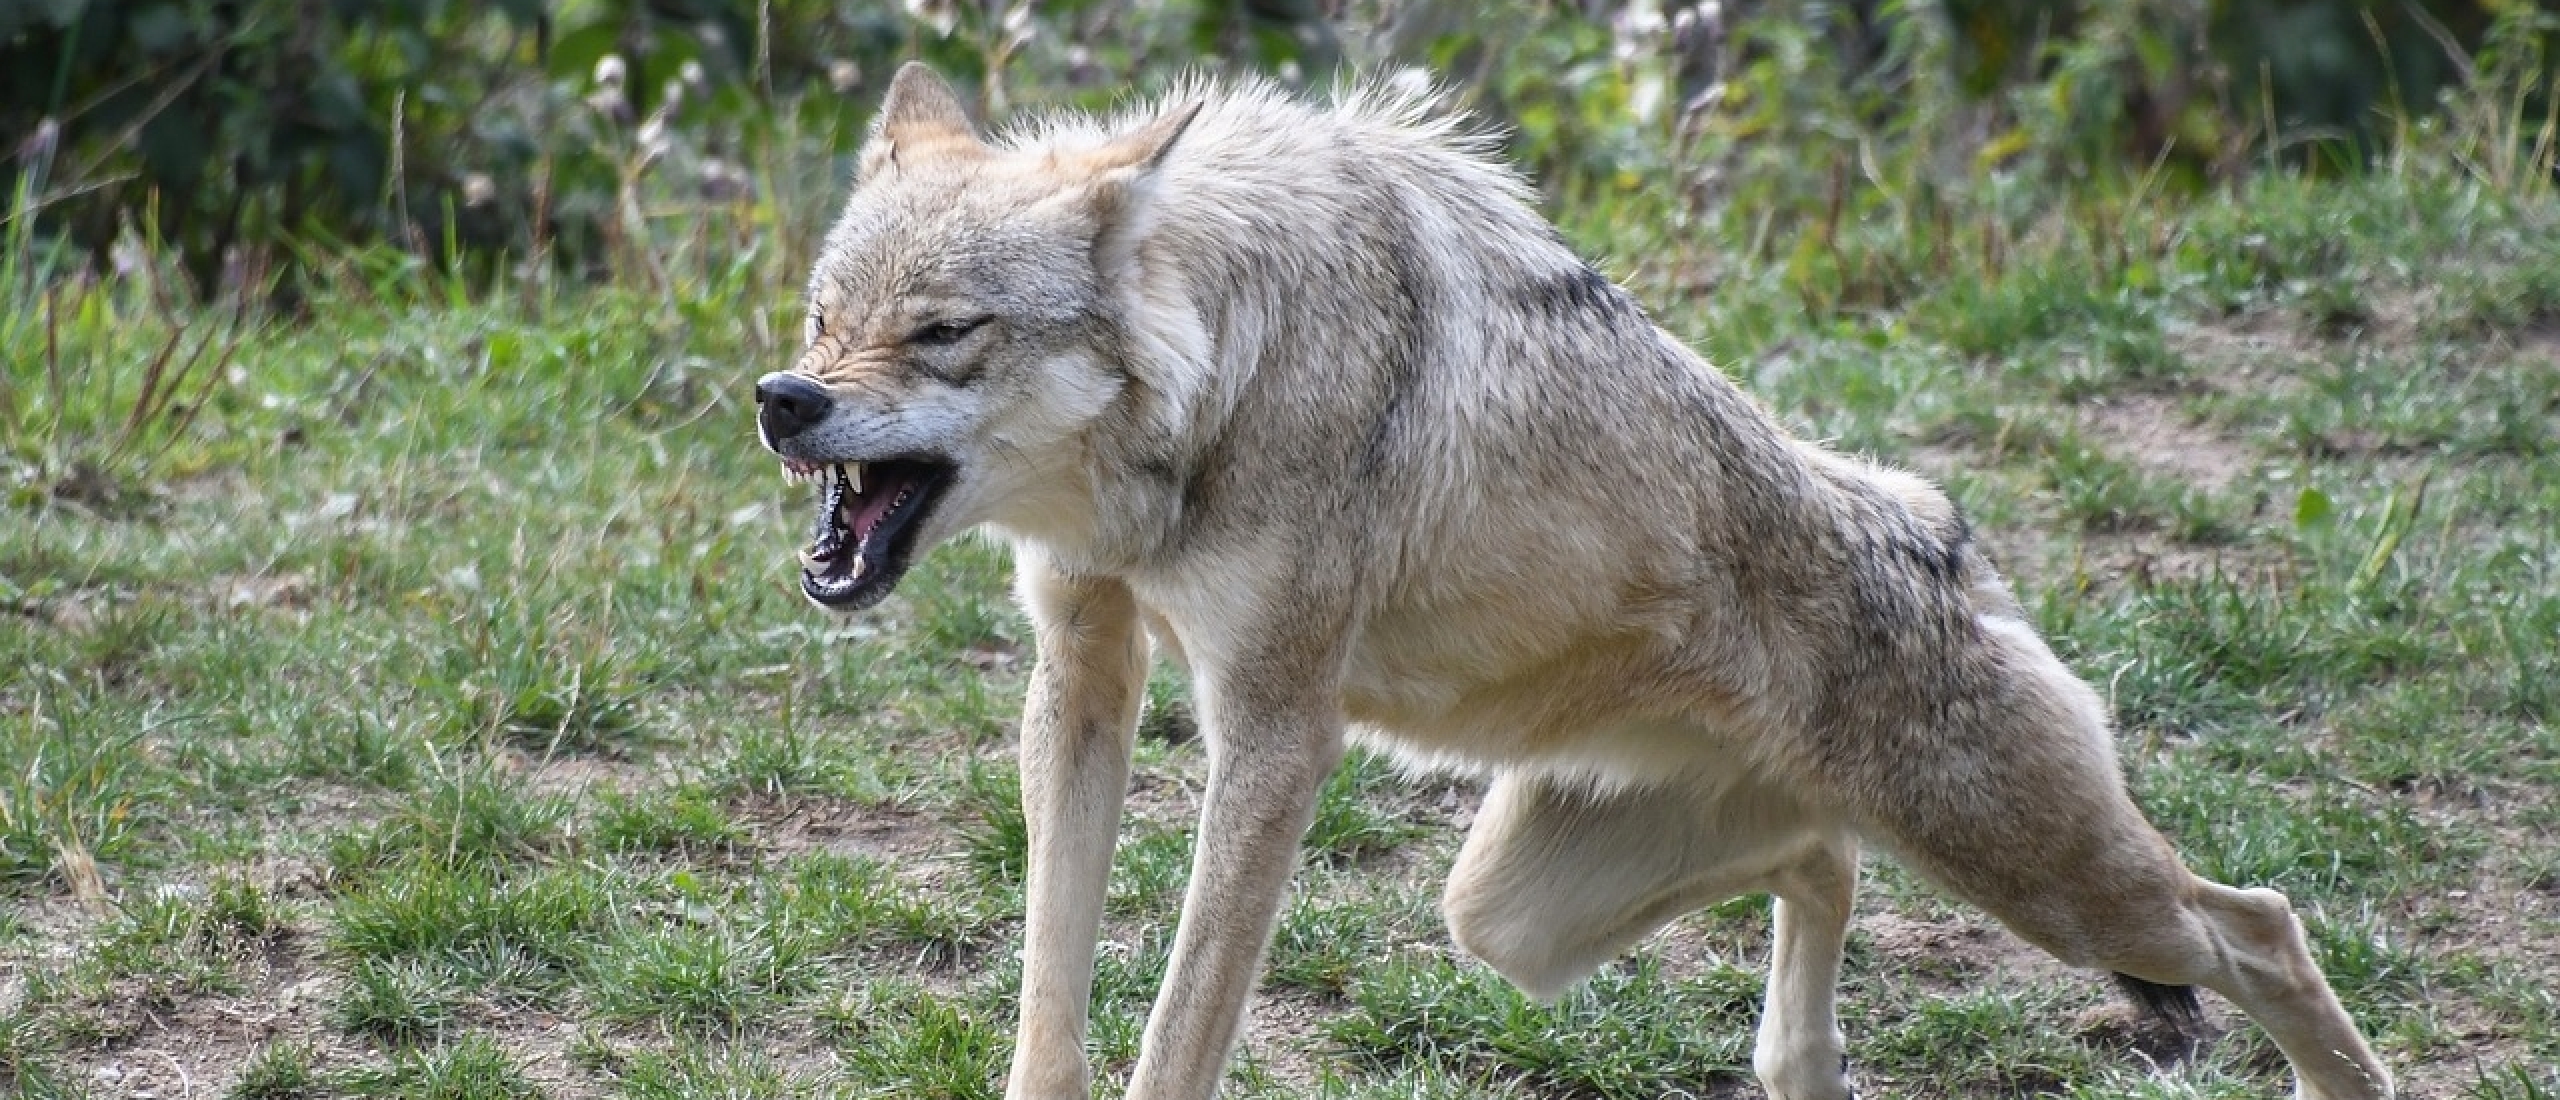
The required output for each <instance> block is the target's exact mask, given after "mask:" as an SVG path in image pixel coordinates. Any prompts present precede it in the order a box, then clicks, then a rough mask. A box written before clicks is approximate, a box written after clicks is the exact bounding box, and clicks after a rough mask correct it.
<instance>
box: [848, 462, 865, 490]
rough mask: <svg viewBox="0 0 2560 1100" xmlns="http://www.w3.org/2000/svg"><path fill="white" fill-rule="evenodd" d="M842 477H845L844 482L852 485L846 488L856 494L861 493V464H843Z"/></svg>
mask: <svg viewBox="0 0 2560 1100" xmlns="http://www.w3.org/2000/svg"><path fill="white" fill-rule="evenodd" d="M844 476H845V480H846V481H849V482H851V483H852V484H851V485H849V486H847V488H850V489H852V490H853V491H854V492H856V493H859V492H861V491H862V464H861V463H859V462H851V463H846V464H845V468H844Z"/></svg>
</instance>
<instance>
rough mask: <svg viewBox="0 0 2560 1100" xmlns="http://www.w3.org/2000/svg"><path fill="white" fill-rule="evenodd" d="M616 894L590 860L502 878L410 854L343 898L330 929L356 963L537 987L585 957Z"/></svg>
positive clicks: (331, 941)
mask: <svg viewBox="0 0 2560 1100" xmlns="http://www.w3.org/2000/svg"><path fill="white" fill-rule="evenodd" d="M618 901H619V899H618V898H617V896H616V892H615V890H614V887H613V884H612V883H611V882H610V881H609V880H608V879H606V878H605V877H603V876H601V875H598V874H596V873H593V872H589V871H585V870H579V869H570V870H560V871H551V872H545V873H540V874H535V875H530V876H524V877H519V878H515V879H501V878H498V877H497V876H496V875H494V874H493V873H492V872H490V871H488V870H486V869H480V868H454V867H448V866H445V865H443V864H440V863H436V862H433V861H428V860H414V859H413V860H410V861H406V862H403V863H399V864H395V865H393V866H391V867H388V868H385V869H384V870H382V871H381V872H379V873H377V874H375V875H373V876H371V877H370V878H368V879H366V880H364V882H363V883H362V885H360V886H359V887H358V888H357V889H355V890H354V891H353V892H351V893H349V894H347V895H346V896H345V897H343V898H341V899H339V901H338V903H337V904H336V906H335V907H333V908H332V909H331V910H330V912H329V913H328V917H327V925H328V927H327V931H326V937H327V943H328V945H329V949H330V951H331V952H332V953H333V954H334V955H336V956H338V957H340V958H343V959H346V960H349V961H350V962H352V963H354V964H355V965H356V966H358V967H359V968H361V967H363V966H366V965H389V964H403V965H409V964H414V965H417V966H424V967H427V968H429V969H430V971H432V972H433V973H435V974H439V975H447V976H451V977H453V978H454V980H456V981H460V982H462V983H464V984H467V985H475V986H476V985H487V984H493V983H494V984H500V985H511V986H518V987H526V988H529V989H532V990H536V991H539V990H542V989H546V988H549V987H551V986H554V985H557V984H558V983H560V982H562V981H564V980H566V978H567V976H568V975H569V973H570V972H571V971H572V970H573V969H575V968H576V967H578V966H580V965H581V964H582V963H583V962H584V961H585V960H586V958H587V955H588V952H589V951H590V949H591V947H590V945H591V944H592V943H593V942H594V939H595V937H596V935H597V934H598V933H599V932H601V931H602V930H604V929H605V928H606V927H607V926H608V924H609V922H610V920H611V918H612V915H613V912H614V909H615V907H616V905H617V904H618Z"/></svg>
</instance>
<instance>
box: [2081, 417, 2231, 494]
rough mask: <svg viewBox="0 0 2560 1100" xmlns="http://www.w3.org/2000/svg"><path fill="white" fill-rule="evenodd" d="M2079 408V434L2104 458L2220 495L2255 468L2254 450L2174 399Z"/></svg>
mask: <svg viewBox="0 0 2560 1100" xmlns="http://www.w3.org/2000/svg"><path fill="white" fill-rule="evenodd" d="M2083 409H2084V413H2083V420H2082V430H2084V431H2086V432H2087V433H2088V434H2089V436H2090V437H2091V438H2092V439H2094V440H2096V441H2097V442H2098V443H2099V445H2101V446H2103V447H2105V448H2106V450H2107V452H2108V453H2109V454H2113V455H2116V456H2117V457H2120V458H2123V459H2125V460H2127V461H2130V462H2132V463H2133V464H2134V465H2136V466H2139V467H2141V468H2142V469H2143V470H2145V471H2147V472H2149V473H2152V474H2154V475H2157V476H2160V477H2164V478H2168V479H2171V480H2175V481H2180V482H2184V483H2185V484H2187V485H2191V486H2194V487H2195V488H2198V489H2204V490H2207V491H2211V492H2219V491H2221V490H2222V489H2224V488H2226V487H2228V486H2229V485H2230V484H2231V483H2232V482H2234V481H2237V480H2239V479H2240V477H2241V476H2242V475H2244V474H2247V473H2250V472H2251V471H2253V470H2255V469H2256V467H2257V463H2258V455H2257V452H2255V451H2253V450H2251V449H2250V448H2249V446H2248V445H2247V444H2246V443H2243V442H2241V441H2240V440H2236V439H2232V438H2230V437H2228V436H2225V435H2222V434H2220V433H2218V432H2215V431H2213V430H2211V429H2209V428H2207V427H2205V426H2203V425H2201V424H2198V423H2196V422H2195V421H2194V420H2193V419H2192V418H2190V417H2188V416H2187V415H2186V413H2185V412H2184V411H2182V410H2181V409H2180V408H2179V407H2178V401H2177V399H2176V398H2173V397H2167V396H2163V395H2158V394H2129V395H2120V396H2112V397H2107V398H2102V399H2099V400H2096V401H2092V402H2090V403H2089V404H2087V405H2085V406H2083Z"/></svg>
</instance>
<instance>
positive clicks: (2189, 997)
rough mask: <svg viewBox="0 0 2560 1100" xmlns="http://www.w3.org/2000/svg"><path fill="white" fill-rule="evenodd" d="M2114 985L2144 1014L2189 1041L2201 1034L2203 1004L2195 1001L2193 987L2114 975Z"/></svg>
mask: <svg viewBox="0 0 2560 1100" xmlns="http://www.w3.org/2000/svg"><path fill="white" fill-rule="evenodd" d="M2116 985H2117V986H2119V987H2121V988H2123V990H2124V992H2125V995H2126V996H2128V997H2131V998H2133V1003H2134V1007H2136V1008H2139V1009H2141V1010H2142V1014H2143V1015H2145V1016H2148V1017H2151V1018H2152V1019H2154V1020H2158V1021H2160V1022H2161V1023H2164V1024H2167V1025H2169V1026H2170V1027H2171V1028H2174V1029H2176V1031H2177V1032H2178V1034H2180V1035H2184V1036H2187V1037H2189V1038H2194V1037H2196V1036H2198V1035H2202V1034H2204V1002H2202V1001H2198V1000H2196V987H2194V986H2191V985H2162V984H2160V983H2158V982H2146V981H2143V980H2142V979H2140V978H2137V977H2134V976H2133V975H2131V974H2118V975H2116Z"/></svg>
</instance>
